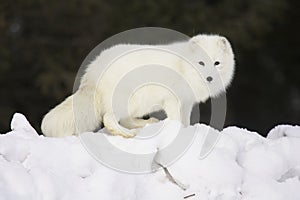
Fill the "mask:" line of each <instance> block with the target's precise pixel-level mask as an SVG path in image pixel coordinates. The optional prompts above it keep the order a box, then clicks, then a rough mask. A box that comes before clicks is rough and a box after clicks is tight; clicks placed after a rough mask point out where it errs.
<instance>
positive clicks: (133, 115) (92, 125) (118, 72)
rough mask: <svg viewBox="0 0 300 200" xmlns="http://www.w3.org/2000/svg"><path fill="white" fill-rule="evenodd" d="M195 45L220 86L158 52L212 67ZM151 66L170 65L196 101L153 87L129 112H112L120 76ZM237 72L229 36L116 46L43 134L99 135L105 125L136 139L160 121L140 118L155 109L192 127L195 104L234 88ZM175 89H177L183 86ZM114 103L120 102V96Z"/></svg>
mask: <svg viewBox="0 0 300 200" xmlns="http://www.w3.org/2000/svg"><path fill="white" fill-rule="evenodd" d="M197 46H199V47H201V49H203V50H204V51H205V52H206V54H207V55H208V56H209V58H210V60H211V61H212V62H213V64H212V66H213V68H214V70H215V71H217V74H218V76H219V78H220V80H221V82H222V85H219V86H217V87H215V88H213V89H208V87H207V85H208V84H211V83H212V82H214V81H215V78H216V77H215V75H213V76H212V75H205V77H202V78H199V75H198V74H197V72H196V71H195V69H194V68H192V67H189V66H187V65H188V64H187V63H186V62H185V61H183V60H182V59H180V58H179V56H174V55H171V54H168V53H165V52H163V51H161V52H159V51H155V48H156V47H158V48H160V47H161V48H165V49H170V50H175V52H179V54H181V55H183V56H185V57H188V58H191V59H192V60H193V62H194V61H195V62H194V65H196V66H197V67H199V68H206V67H207V68H208V67H209V66H206V64H207V63H206V62H205V61H203V60H202V57H203V56H202V55H199V52H198V51H196V50H195V48H197ZM147 48H148V49H147ZM136 49H144V51H133V50H136ZM153 49H154V50H153ZM131 50H132V52H131V53H129V54H128V55H127V56H125V57H123V58H120V59H119V60H118V59H117V60H116V61H114V62H112V60H113V59H115V58H116V57H117V56H119V55H120V54H122V53H126V52H128V51H131ZM145 51H148V53H145ZM153 63H159V65H163V66H168V67H170V69H172V70H173V71H175V72H176V73H178V74H180V76H182V77H183V78H184V79H185V80H188V82H189V83H188V84H189V85H190V87H191V88H192V90H193V92H194V94H195V98H182V99H179V100H178V99H176V98H174V96H173V95H172V94H171V93H170V91H167V90H166V89H165V88H163V87H160V86H159V85H155V84H152V85H145V87H141V88H140V89H139V90H138V91H136V92H135V93H134V94H132V95H131V98H130V101H129V105H128V106H129V107H130V108H129V109H128V112H126V113H124V112H121V111H120V112H119V110H121V108H118V107H117V108H113V106H112V102H111V101H112V100H113V98H115V97H114V90H115V88H116V87H117V85H118V82H120V80H121V79H122V77H124V76H125V75H126V74H127V73H129V72H132V71H133V70H135V69H137V68H138V67H140V66H143V65H147V64H149V65H151V64H153ZM103 65H107V66H108V65H109V67H108V68H105V70H103V69H104V68H103ZM101 67H102V69H101ZM162 68H163V67H162ZM234 68H235V62H234V54H233V51H232V48H231V45H230V43H229V41H228V40H227V39H226V38H225V37H223V36H218V35H202V34H200V35H196V36H194V37H192V38H191V39H189V40H188V41H183V42H177V43H172V44H169V45H161V46H156V45H138V44H137V45H132V44H120V45H116V46H113V47H111V48H109V49H106V50H104V51H103V52H101V53H100V55H99V56H97V57H96V58H95V60H94V61H92V62H91V63H90V64H89V66H88V67H87V69H86V71H85V74H84V75H83V77H82V79H81V82H80V86H79V89H78V90H77V91H76V92H75V93H74V94H73V95H71V96H69V97H67V98H66V99H65V100H64V101H63V102H62V103H61V104H59V105H57V106H56V107H55V108H53V109H52V110H50V111H49V112H48V113H47V114H46V115H45V117H44V119H43V121H42V125H41V129H42V132H43V133H44V135H46V136H53V137H62V136H69V135H78V134H80V133H82V132H87V131H95V130H96V129H97V128H99V126H100V125H101V123H103V124H104V126H105V127H106V129H107V130H108V131H109V132H110V133H111V134H113V135H121V136H123V137H133V136H135V135H136V134H137V133H138V129H139V128H141V127H143V126H145V125H146V124H149V123H153V122H157V121H158V120H157V119H155V118H149V119H143V118H142V117H143V116H145V115H147V114H149V113H151V112H154V111H157V110H164V111H165V113H166V115H167V117H168V118H170V119H172V120H179V121H181V122H182V123H183V124H184V125H189V124H190V121H189V120H190V114H191V111H192V107H193V105H194V104H195V103H197V102H204V101H206V100H207V99H208V98H209V97H214V96H217V95H218V94H220V93H221V92H223V91H224V88H226V87H227V86H229V85H230V83H231V80H232V78H233V75H234ZM162 73H164V72H162ZM141 76H143V75H141ZM164 78H165V79H168V75H167V74H166V75H165V77H164ZM174 84H177V85H179V84H180V81H179V83H174ZM123 85H124V83H123ZM125 86H126V84H125ZM222 86H223V87H222ZM120 95H121V96H120ZM179 96H180V95H179ZM116 98H119V99H122V98H123V97H122V94H119V96H117V97H116ZM124 98H125V97H124ZM126 100H127V99H126ZM153 105H156V107H153ZM178 108H179V109H178Z"/></svg>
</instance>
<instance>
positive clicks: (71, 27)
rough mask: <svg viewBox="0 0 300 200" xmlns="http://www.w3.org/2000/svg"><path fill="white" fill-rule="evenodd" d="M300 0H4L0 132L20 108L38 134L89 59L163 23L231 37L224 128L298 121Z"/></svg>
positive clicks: (0, 45) (0, 14) (189, 32)
mask: <svg viewBox="0 0 300 200" xmlns="http://www.w3.org/2000/svg"><path fill="white" fill-rule="evenodd" d="M299 10H300V5H299V1H298V0H291V1H287V0H206V1H199V0H187V1H178V0H172V1H166V0H159V1H154V0H144V1H140V0H131V1H120V0H110V1H103V0H84V1H83V0H82V1H77V0H65V1H44V0H26V1H24V0H17V1H11V0H1V3H0V85H1V88H0V94H1V96H0V132H1V133H5V132H6V131H8V130H9V129H10V128H9V124H10V120H11V117H12V115H13V113H14V112H21V113H23V114H25V115H26V117H27V118H28V119H29V121H30V122H31V123H32V124H33V125H34V127H35V128H37V129H38V130H39V131H40V129H39V126H40V122H41V120H42V116H43V115H44V114H45V113H46V112H47V111H48V110H49V109H50V108H52V107H53V106H55V105H56V104H58V103H59V102H61V101H62V100H63V99H64V98H65V97H66V96H68V95H70V94H71V92H72V87H73V82H74V79H75V75H76V72H77V70H78V68H79V67H80V64H81V62H82V61H83V59H84V58H85V56H86V55H87V54H88V53H89V52H90V51H91V50H92V49H93V48H94V47H95V46H96V45H97V44H99V43H100V42H101V41H103V40H105V39H106V38H108V37H110V36H112V35H114V34H117V33H119V32H121V31H125V30H128V29H131V28H137V27H144V26H157V27H165V28H170V29H174V30H177V31H180V32H182V33H184V34H187V35H189V36H193V35H196V34H198V33H217V34H221V35H224V36H226V37H227V38H229V40H230V41H231V43H232V45H233V48H234V52H235V55H236V62H237V70H236V76H235V78H234V81H233V84H232V86H231V87H230V88H229V90H228V93H227V101H228V115H227V121H226V126H228V125H238V126H240V127H246V128H248V129H250V130H256V131H259V132H260V133H261V134H262V135H265V134H266V133H267V132H268V131H269V129H271V128H272V127H274V126H275V125H277V124H282V123H288V124H300V78H299V73H300V66H299V59H300V51H299V45H300V39H299V38H300V31H299V26H300V24H299V21H300V12H299Z"/></svg>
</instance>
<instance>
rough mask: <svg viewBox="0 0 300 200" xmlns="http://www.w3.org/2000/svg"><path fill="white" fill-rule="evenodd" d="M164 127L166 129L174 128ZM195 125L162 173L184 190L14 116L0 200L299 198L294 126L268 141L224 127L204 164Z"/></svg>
mask: <svg viewBox="0 0 300 200" xmlns="http://www.w3.org/2000/svg"><path fill="white" fill-rule="evenodd" d="M167 123H168V124H169V126H168V127H172V126H173V125H172V124H176V123H175V122H172V121H169V122H167ZM152 126H154V125H150V126H148V127H147V129H148V130H149V129H151V127H152ZM174 126H175V125H174ZM195 126H197V127H198V129H197V130H198V134H197V138H196V139H195V141H194V142H193V144H192V145H191V146H190V148H189V149H188V150H187V151H186V152H185V154H184V155H183V156H182V157H181V158H180V159H179V160H178V161H177V162H175V163H174V164H173V165H171V166H169V167H168V168H167V172H168V173H170V175H171V176H172V177H173V178H176V180H178V181H180V183H182V184H184V185H185V186H187V189H185V190H184V189H182V188H181V187H179V185H177V184H175V183H174V182H172V181H171V180H170V177H168V175H167V173H166V171H164V170H158V171H156V172H155V173H149V174H139V175H133V174H126V173H121V172H118V171H115V170H112V169H110V168H107V167H105V166H103V165H101V164H100V163H99V162H97V161H95V160H94V159H93V158H92V156H91V155H90V154H89V153H87V151H86V150H85V149H84V148H83V146H82V144H81V143H80V140H79V139H78V138H77V137H66V138H47V137H44V136H39V135H38V134H37V132H36V131H35V130H34V129H33V128H32V127H31V126H30V124H29V122H28V121H27V120H26V118H25V117H24V116H23V115H21V114H15V115H14V117H13V119H12V122H11V129H12V131H11V132H9V133H6V134H4V135H0V199H1V200H82V199H87V200H102V199H103V200H183V199H187V200H196V199H197V200H208V199H214V200H236V199H243V200H267V199H272V200H283V199H284V200H299V199H300V127H299V126H290V125H281V126H277V127H275V128H274V129H273V130H271V131H270V133H269V134H268V137H267V138H263V137H261V136H260V135H259V134H257V133H255V132H250V131H248V130H245V129H241V128H237V127H228V128H225V129H224V130H223V131H222V132H221V133H220V134H221V137H220V140H219V141H218V143H217V144H216V146H215V148H214V149H213V151H212V152H211V153H210V154H209V155H208V156H207V157H206V158H205V159H199V158H198V157H197V155H198V154H199V152H198V150H199V149H198V148H197V144H199V142H201V139H203V137H202V136H201V133H202V132H206V131H207V129H209V128H210V127H208V126H206V125H203V124H197V125H195ZM102 131H103V130H101V131H100V132H102ZM166 131H168V130H166ZM111 137H113V136H111ZM118 140H121V138H118ZM124 140H125V139H124ZM127 141H128V142H129V143H130V139H128V140H127ZM149 145H150V144H149ZM145 148H147V147H145Z"/></svg>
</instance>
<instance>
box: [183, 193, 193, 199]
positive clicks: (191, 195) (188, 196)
mask: <svg viewBox="0 0 300 200" xmlns="http://www.w3.org/2000/svg"><path fill="white" fill-rule="evenodd" d="M194 196H196V194H190V195H187V196H185V197H183V198H184V199H187V198H190V197H194Z"/></svg>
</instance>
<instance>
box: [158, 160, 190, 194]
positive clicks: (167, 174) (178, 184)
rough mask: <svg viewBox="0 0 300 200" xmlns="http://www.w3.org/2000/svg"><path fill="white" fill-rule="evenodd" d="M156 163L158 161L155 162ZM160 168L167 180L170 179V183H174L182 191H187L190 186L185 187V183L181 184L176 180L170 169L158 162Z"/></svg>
mask: <svg viewBox="0 0 300 200" xmlns="http://www.w3.org/2000/svg"><path fill="white" fill-rule="evenodd" d="M155 162H156V161H155ZM156 163H157V164H158V165H159V166H160V167H162V168H163V170H164V172H165V174H166V176H167V178H168V179H169V181H171V182H172V183H174V184H175V185H177V186H178V187H180V188H181V189H182V190H184V191H185V190H187V188H188V186H186V185H184V184H183V183H181V182H180V181H179V180H177V179H175V178H174V177H173V176H172V174H171V173H170V172H169V170H168V168H166V167H165V166H163V165H162V164H160V163H158V162H156Z"/></svg>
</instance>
